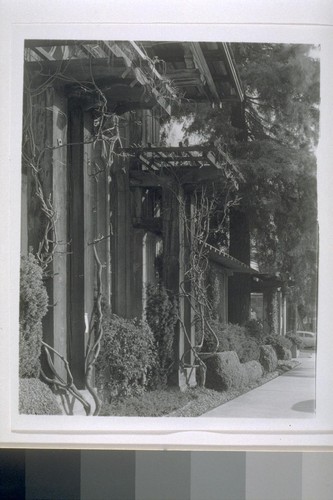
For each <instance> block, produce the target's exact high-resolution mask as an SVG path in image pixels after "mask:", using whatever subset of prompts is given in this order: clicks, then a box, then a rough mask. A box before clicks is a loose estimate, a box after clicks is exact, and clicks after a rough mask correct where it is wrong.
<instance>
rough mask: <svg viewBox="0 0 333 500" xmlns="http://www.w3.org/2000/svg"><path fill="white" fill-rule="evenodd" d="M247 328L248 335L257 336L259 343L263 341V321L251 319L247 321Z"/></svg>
mask: <svg viewBox="0 0 333 500" xmlns="http://www.w3.org/2000/svg"><path fill="white" fill-rule="evenodd" d="M245 330H246V333H247V335H250V336H251V337H253V338H255V339H256V340H257V341H258V342H259V343H260V342H261V341H262V339H263V337H264V328H263V326H262V323H261V321H259V320H257V319H249V320H248V321H247V322H246V323H245Z"/></svg>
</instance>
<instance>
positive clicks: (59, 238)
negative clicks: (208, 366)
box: [21, 40, 260, 388]
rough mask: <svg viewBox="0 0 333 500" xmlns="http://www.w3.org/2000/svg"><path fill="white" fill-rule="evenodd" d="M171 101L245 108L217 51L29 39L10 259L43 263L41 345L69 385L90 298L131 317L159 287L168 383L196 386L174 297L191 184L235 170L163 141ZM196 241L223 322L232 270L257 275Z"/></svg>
mask: <svg viewBox="0 0 333 500" xmlns="http://www.w3.org/2000/svg"><path fill="white" fill-rule="evenodd" d="M181 99H186V100H187V102H190V103H194V104H195V103H196V102H210V103H211V104H212V105H214V106H221V105H222V103H223V102H224V101H228V102H233V103H235V105H237V104H239V103H240V102H241V101H242V99H243V93H242V88H241V83H240V81H239V77H238V74H237V71H236V67H235V64H234V61H233V58H232V53H231V50H230V47H229V45H228V44H225V43H197V42H193V43H192V42H191V43H180V42H177V43H172V42H165V43H164V42H141V43H135V42H123V41H84V40H81V41H69V40H67V41H66V40H60V41H55V40H52V41H49V40H46V41H45V40H44V41H41V40H28V41H26V48H25V95H24V120H23V146H22V148H23V163H22V238H21V241H22V245H21V251H22V253H23V254H26V253H27V252H28V251H31V252H32V253H34V254H35V255H37V256H38V258H39V260H40V262H41V265H42V266H43V269H44V273H45V276H46V278H47V280H46V282H47V290H48V295H49V301H50V304H51V307H50V309H49V313H48V314H47V316H46V318H45V322H44V340H45V342H46V343H47V344H49V345H50V346H52V347H53V348H54V349H55V350H56V351H57V352H59V353H60V354H61V355H62V356H64V358H66V359H67V360H68V362H69V365H70V367H71V371H72V374H73V378H74V381H75V384H76V386H77V387H78V388H84V386H85V371H86V365H85V356H86V350H87V343H88V339H89V336H90V335H91V331H92V330H93V328H94V313H95V308H96V303H98V305H99V306H100V304H101V301H103V302H104V303H105V304H107V305H109V306H110V307H111V308H112V311H113V312H114V313H115V314H117V315H119V316H124V317H126V318H131V317H137V316H141V315H142V314H143V312H144V306H145V300H146V297H145V290H146V285H147V283H151V282H155V281H156V280H162V282H163V283H164V285H165V286H166V288H167V289H168V290H169V291H171V292H172V293H173V294H174V295H176V296H178V297H179V299H178V300H179V315H180V321H179V322H178V326H177V332H176V335H177V350H178V353H177V357H178V359H179V360H182V361H181V363H179V366H178V372H177V383H178V384H179V385H180V386H182V385H185V384H195V370H194V371H193V369H190V368H191V367H193V365H194V364H195V363H194V359H193V351H192V349H191V346H192V345H193V344H194V343H195V331H194V327H193V315H194V312H193V307H191V304H190V303H189V301H188V300H185V298H184V296H185V295H184V294H182V293H180V289H182V288H183V289H187V291H188V292H189V294H190V289H189V287H191V284H190V283H189V281H188V280H187V273H188V262H189V261H190V255H191V252H192V244H193V231H192V230H191V227H190V228H189V227H188V226H187V223H186V220H191V213H192V212H193V207H194V206H195V202H194V197H195V195H196V192H197V190H198V186H199V187H200V186H202V185H207V186H209V185H211V184H212V183H214V182H216V179H221V178H222V179H224V181H225V182H229V181H228V179H230V176H231V177H232V176H235V177H237V176H238V175H239V172H237V169H236V167H235V166H234V165H233V163H232V161H231V160H230V158H228V156H227V154H226V153H225V151H223V148H221V147H220V145H219V144H214V145H209V146H205V147H196V146H195V147H191V146H185V145H182V144H180V145H178V146H177V147H169V148H167V147H166V146H164V145H162V144H161V143H160V123H161V121H162V120H163V118H164V117H165V116H166V115H168V114H170V113H171V112H172V106H175V105H177V103H179V102H180V100H181ZM184 214H185V216H184ZM204 243H205V245H206V242H204ZM207 245H208V246H207ZM207 245H206V247H205V249H206V251H207V258H208V261H209V263H210V266H211V268H212V269H214V270H215V271H214V272H215V273H216V276H218V283H219V284H218V286H219V287H220V292H221V293H220V297H221V305H220V319H221V320H222V321H225V322H227V321H228V279H229V276H231V275H232V274H236V273H240V274H247V275H255V274H256V271H255V270H253V269H252V268H251V267H250V266H249V265H247V264H244V263H242V262H240V261H239V260H237V259H235V258H232V257H230V256H228V254H227V253H225V252H222V251H220V250H218V249H216V248H214V247H212V246H209V244H207ZM258 279H260V277H259V278H258ZM184 329H185V330H186V331H184ZM54 363H55V366H56V368H57V370H58V371H59V373H62V376H63V377H64V378H65V377H66V373H65V371H64V367H63V364H62V363H61V362H60V360H59V359H58V358H55V359H54Z"/></svg>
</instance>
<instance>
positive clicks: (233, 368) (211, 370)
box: [205, 351, 263, 391]
mask: <svg viewBox="0 0 333 500" xmlns="http://www.w3.org/2000/svg"><path fill="white" fill-rule="evenodd" d="M205 363H206V366H207V373H206V387H208V388H210V389H215V390H216V391H227V390H228V389H232V388H233V389H239V388H241V387H246V386H248V385H249V384H252V383H254V382H257V381H258V380H259V379H260V378H261V377H262V375H263V368H262V366H261V364H260V363H259V361H254V360H252V361H247V362H246V363H241V362H240V361H239V358H238V355H237V353H236V352H234V351H228V352H219V353H216V354H213V355H212V356H211V357H210V358H207V359H206V360H205Z"/></svg>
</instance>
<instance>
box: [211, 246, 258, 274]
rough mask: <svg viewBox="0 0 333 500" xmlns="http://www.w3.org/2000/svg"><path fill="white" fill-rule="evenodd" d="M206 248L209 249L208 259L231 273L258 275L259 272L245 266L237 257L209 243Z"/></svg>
mask: <svg viewBox="0 0 333 500" xmlns="http://www.w3.org/2000/svg"><path fill="white" fill-rule="evenodd" d="M204 247H205V248H206V249H207V251H208V258H209V259H210V260H211V261H213V262H216V263H218V264H220V265H221V266H223V267H225V268H227V269H229V270H230V271H232V272H235V273H244V274H251V275H255V274H257V271H256V270H255V269H252V267H250V266H248V265H247V264H244V262H241V261H240V260H238V259H235V257H232V256H231V255H229V254H227V253H226V252H224V251H223V250H219V249H218V248H216V247H214V246H212V245H209V244H208V243H205V244H204Z"/></svg>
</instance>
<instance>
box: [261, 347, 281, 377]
mask: <svg viewBox="0 0 333 500" xmlns="http://www.w3.org/2000/svg"><path fill="white" fill-rule="evenodd" d="M259 361H260V364H261V365H262V367H263V369H264V370H265V372H273V371H274V370H276V368H277V365H278V359H277V356H276V352H275V350H274V348H273V347H272V346H271V345H262V346H260V359H259Z"/></svg>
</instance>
